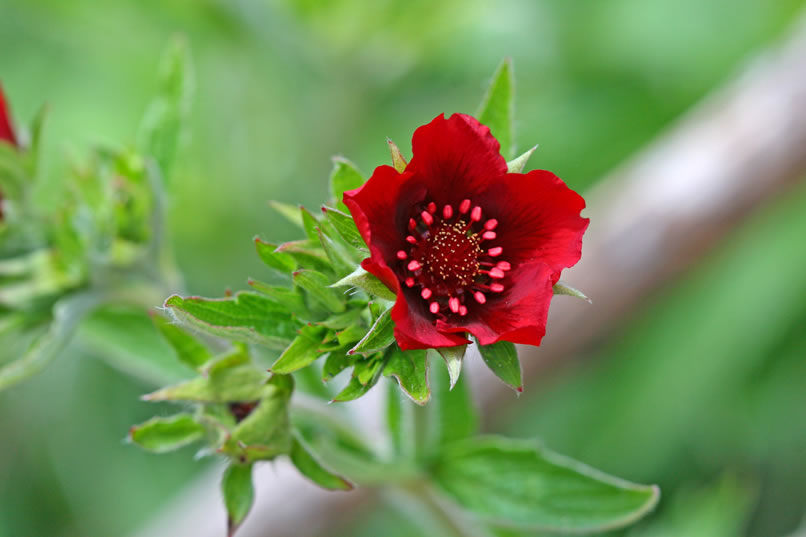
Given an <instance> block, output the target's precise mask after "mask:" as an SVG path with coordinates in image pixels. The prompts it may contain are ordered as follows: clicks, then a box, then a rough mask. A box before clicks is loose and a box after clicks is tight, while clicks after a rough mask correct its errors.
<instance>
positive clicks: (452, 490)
mask: <svg viewBox="0 0 806 537" xmlns="http://www.w3.org/2000/svg"><path fill="white" fill-rule="evenodd" d="M433 476H434V480H435V481H436V483H437V485H438V486H439V487H440V488H441V489H442V490H443V491H444V492H445V493H446V494H447V495H448V496H449V497H450V498H451V499H452V500H453V501H455V502H456V503H457V504H458V505H459V506H461V507H462V508H463V509H465V510H467V511H469V512H470V513H472V514H473V516H475V517H477V518H478V519H480V520H482V521H485V522H487V523H491V524H501V525H505V526H507V527H518V528H523V529H530V530H542V531H551V532H563V533H565V532H574V533H589V532H599V531H605V530H610V529H616V528H620V527H622V526H625V525H627V524H630V523H632V522H634V521H636V520H638V519H639V518H641V517H642V516H644V515H645V514H646V513H648V512H649V511H650V510H651V509H652V508H653V507H654V506H655V504H656V503H657V500H658V496H659V492H658V489H657V487H654V486H644V485H637V484H634V483H629V482H627V481H623V480H621V479H617V478H615V477H611V476H608V475H606V474H604V473H602V472H599V471H598V470H594V469H593V468H590V467H588V466H585V465H584V464H582V463H579V462H576V461H573V460H571V459H569V458H567V457H563V456H561V455H558V454H556V453H553V452H551V451H549V450H548V449H545V448H542V447H538V446H537V445H536V443H534V442H529V441H523V440H512V439H507V438H502V437H476V438H471V439H468V440H464V441H461V442H458V443H456V444H452V445H451V446H447V447H445V448H444V450H443V451H442V453H441V454H440V458H439V460H438V461H437V463H436V464H435V466H434V471H433Z"/></svg>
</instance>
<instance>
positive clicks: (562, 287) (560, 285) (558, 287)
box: [553, 280, 593, 304]
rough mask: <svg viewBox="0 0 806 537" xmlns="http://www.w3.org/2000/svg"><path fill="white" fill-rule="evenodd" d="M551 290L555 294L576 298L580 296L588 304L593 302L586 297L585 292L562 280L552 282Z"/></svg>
mask: <svg viewBox="0 0 806 537" xmlns="http://www.w3.org/2000/svg"><path fill="white" fill-rule="evenodd" d="M553 291H554V294H555V295H568V296H573V297H576V298H581V299H582V300H584V301H586V302H587V303H588V304H593V302H592V301H591V299H590V298H588V297H587V296H585V293H583V292H582V291H580V290H579V289H577V288H575V287H571V286H570V285H568V284H567V283H565V282H564V281H562V280H560V281H558V282H557V283H555V284H554V288H553Z"/></svg>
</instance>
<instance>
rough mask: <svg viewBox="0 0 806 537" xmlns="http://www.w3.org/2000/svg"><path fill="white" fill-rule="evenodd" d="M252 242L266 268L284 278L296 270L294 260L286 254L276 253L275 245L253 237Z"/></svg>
mask: <svg viewBox="0 0 806 537" xmlns="http://www.w3.org/2000/svg"><path fill="white" fill-rule="evenodd" d="M254 241H255V249H256V250H257V255H258V256H260V259H261V260H262V261H263V263H265V264H266V266H267V267H269V268H271V269H274V271H275V272H278V273H279V274H282V275H283V276H286V277H288V274H289V273H291V272H294V271H295V270H297V262H296V260H295V259H294V258H293V257H292V256H290V255H288V254H286V253H283V252H278V251H277V245H276V244H272V243H270V242H266V241H264V240H262V239H261V238H259V237H255V239H254Z"/></svg>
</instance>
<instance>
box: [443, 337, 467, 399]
mask: <svg viewBox="0 0 806 537" xmlns="http://www.w3.org/2000/svg"><path fill="white" fill-rule="evenodd" d="M437 351H438V352H439V354H440V356H442V359H443V360H445V367H447V368H448V376H449V378H450V382H451V387H450V389H451V390H452V389H453V387H454V386H455V385H456V382H457V381H458V380H459V375H461V374H462V361H463V359H464V357H465V352H467V345H466V344H465V345H457V346H456V347H440V348H438V349H437Z"/></svg>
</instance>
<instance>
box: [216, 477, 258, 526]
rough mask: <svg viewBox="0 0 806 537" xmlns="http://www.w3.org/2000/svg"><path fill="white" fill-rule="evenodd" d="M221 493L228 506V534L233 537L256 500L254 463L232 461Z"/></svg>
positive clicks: (224, 478) (222, 481) (223, 480)
mask: <svg viewBox="0 0 806 537" xmlns="http://www.w3.org/2000/svg"><path fill="white" fill-rule="evenodd" d="M221 494H222V495H223V496H224V506H225V507H226V508H227V535H228V536H229V537H232V536H233V535H235V532H236V531H237V530H238V527H240V525H241V524H242V523H243V521H244V519H245V518H246V515H247V514H249V510H250V509H252V503H253V502H254V501H255V487H254V484H253V483H252V464H251V463H250V464H238V463H236V462H233V463H231V464H230V465H229V466H228V467H227V469H226V470H225V471H224V477H223V478H222V480H221Z"/></svg>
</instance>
